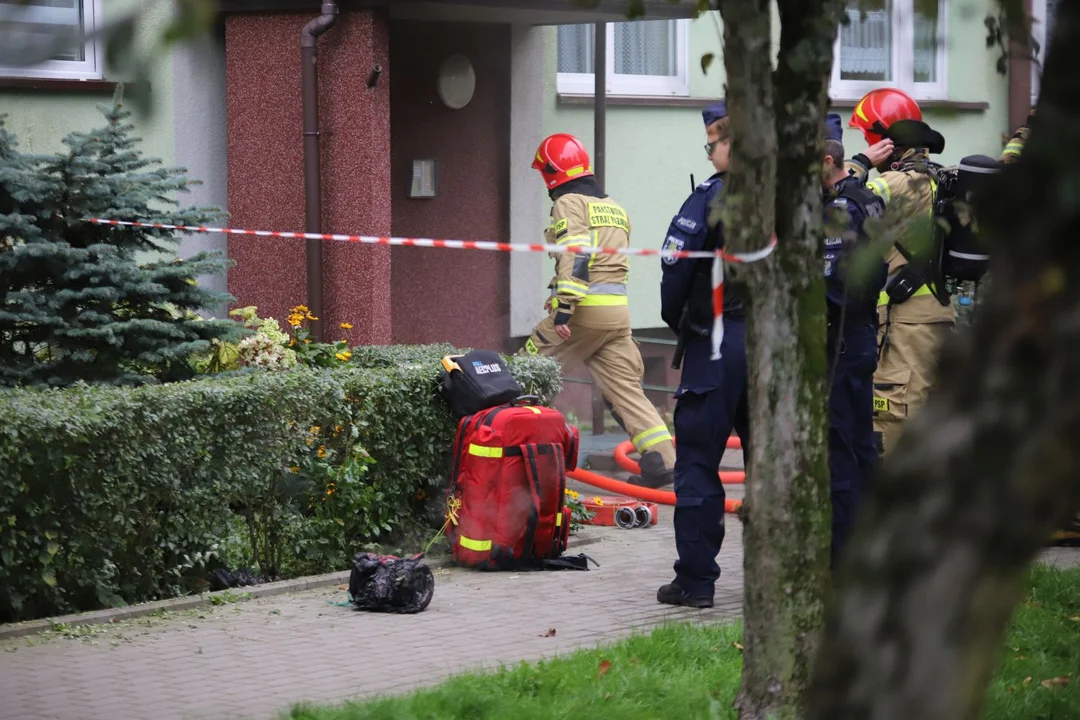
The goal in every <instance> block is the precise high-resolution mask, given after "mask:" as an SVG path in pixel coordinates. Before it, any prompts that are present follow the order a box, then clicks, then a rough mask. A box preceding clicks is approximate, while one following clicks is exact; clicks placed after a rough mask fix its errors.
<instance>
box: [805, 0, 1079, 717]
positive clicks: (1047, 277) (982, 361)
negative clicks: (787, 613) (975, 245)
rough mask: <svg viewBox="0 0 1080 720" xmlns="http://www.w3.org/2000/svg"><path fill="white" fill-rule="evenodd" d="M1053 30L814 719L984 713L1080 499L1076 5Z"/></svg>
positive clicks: (886, 472)
mask: <svg viewBox="0 0 1080 720" xmlns="http://www.w3.org/2000/svg"><path fill="white" fill-rule="evenodd" d="M1055 30H1056V35H1055V38H1054V42H1052V43H1051V44H1050V52H1049V56H1048V57H1047V62H1046V66H1045V71H1044V74H1043V85H1042V97H1041V99H1040V101H1039V106H1038V114H1037V116H1036V119H1035V127H1034V128H1033V130H1032V133H1031V135H1030V138H1029V140H1028V142H1027V145H1026V147H1025V148H1024V151H1023V154H1022V155H1021V157H1020V159H1019V161H1018V162H1017V163H1015V164H1013V165H1010V166H1008V167H1007V169H1006V170H1005V171H1004V172H1003V173H1002V175H1001V177H1000V178H998V181H997V182H996V183H995V186H994V187H993V188H992V189H989V190H988V191H987V193H986V197H985V198H984V200H985V202H982V203H981V204H980V206H979V208H978V211H979V217H980V224H981V226H982V228H983V229H984V231H985V232H986V234H987V236H988V240H989V242H990V243H991V248H992V251H993V252H994V254H995V255H994V270H993V275H994V278H993V287H992V288H990V291H989V292H988V293H985V295H984V297H983V298H982V302H981V303H980V306H979V308H978V309H977V310H976V313H975V322H974V325H973V326H972V328H971V330H970V331H967V332H964V333H960V334H957V335H956V336H954V337H953V338H951V339H950V341H949V342H948V343H947V345H946V347H945V349H944V351H943V354H942V357H941V360H940V363H939V367H938V373H939V379H938V382H937V385H936V387H935V390H934V393H933V395H932V397H931V398H930V400H929V402H928V403H927V404H926V406H925V407H924V409H923V410H921V411H920V413H919V415H918V417H917V418H915V419H913V420H909V421H908V425H907V427H906V429H905V431H904V434H903V436H902V437H901V439H900V441H899V442H898V444H897V446H896V448H895V450H894V451H893V452H892V453H891V455H890V457H889V458H888V459H887V461H886V462H885V464H884V466H883V468H882V474H881V476H880V477H879V480H878V488H877V492H876V495H875V497H874V498H873V500H872V503H871V505H870V506H869V507H867V508H866V512H865V514H864V517H863V518H862V520H861V522H860V526H859V528H858V530H857V532H856V537H855V538H854V541H853V542H852V544H851V552H850V554H849V556H848V566H847V567H846V569H845V571H844V573H843V577H842V578H841V580H840V585H839V587H838V591H839V595H838V597H837V599H836V602H835V603H833V605H832V607H831V608H830V616H829V621H828V627H827V634H826V638H825V641H824V643H823V646H822V648H821V653H820V655H819V657H818V660H817V671H816V677H815V683H814V689H813V692H812V696H811V699H812V716H813V717H816V718H822V719H824V718H828V719H829V720H844V719H845V718H860V719H862V718H873V719H874V720H892V719H893V718H896V719H897V720H899V719H900V718H904V719H907V718H920V720H939V719H940V720H945V719H946V718H948V720H956V719H958V718H959V719H964V718H976V717H979V714H980V710H981V707H982V703H983V698H984V695H985V688H986V684H987V682H988V680H989V678H990V677H991V674H992V673H993V671H994V669H995V667H996V666H997V663H998V661H999V658H1000V653H1001V643H1002V638H1003V635H1004V631H1005V627H1006V623H1007V621H1008V618H1009V616H1010V613H1011V612H1012V610H1013V607H1014V605H1015V603H1016V602H1017V600H1018V599H1019V597H1020V595H1021V591H1022V580H1023V576H1024V573H1025V570H1026V569H1027V567H1028V566H1029V564H1030V563H1031V561H1032V559H1033V558H1034V556H1035V553H1036V552H1037V551H1038V549H1039V548H1040V547H1041V546H1042V545H1044V544H1045V542H1046V540H1047V538H1048V537H1049V536H1050V534H1051V532H1052V531H1053V530H1054V529H1055V528H1056V527H1058V526H1059V525H1058V524H1059V523H1061V522H1062V521H1063V520H1064V519H1065V518H1066V517H1068V516H1069V515H1070V514H1071V513H1072V512H1075V510H1076V508H1077V507H1078V506H1080V482H1078V480H1077V473H1078V469H1080V444H1078V442H1077V441H1078V439H1080V245H1077V238H1078V237H1080V203H1078V200H1077V198H1078V193H1080V189H1078V188H1080V135H1078V134H1077V128H1078V127H1080V75H1078V74H1077V73H1076V72H1075V67H1076V66H1077V63H1080V42H1073V40H1077V41H1080V3H1061V4H1059V5H1058V15H1057V18H1056V28H1055Z"/></svg>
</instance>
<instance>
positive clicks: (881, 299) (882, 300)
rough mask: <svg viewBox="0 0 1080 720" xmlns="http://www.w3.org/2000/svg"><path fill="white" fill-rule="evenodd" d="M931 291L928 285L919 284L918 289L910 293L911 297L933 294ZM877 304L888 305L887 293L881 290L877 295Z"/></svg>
mask: <svg viewBox="0 0 1080 720" xmlns="http://www.w3.org/2000/svg"><path fill="white" fill-rule="evenodd" d="M933 292H934V291H933V290H931V289H930V286H929V285H920V286H919V289H918V290H916V291H915V292H913V293H912V294H911V297H919V296H920V295H931V294H933ZM877 304H878V307H881V306H882V305H888V304H889V293H887V292H885V291H884V290H882V291H881V294H880V295H878V300H877Z"/></svg>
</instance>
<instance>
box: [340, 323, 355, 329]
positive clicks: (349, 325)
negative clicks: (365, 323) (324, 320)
mask: <svg viewBox="0 0 1080 720" xmlns="http://www.w3.org/2000/svg"><path fill="white" fill-rule="evenodd" d="M338 327H340V328H341V329H342V330H352V323H341V325H339V326H338Z"/></svg>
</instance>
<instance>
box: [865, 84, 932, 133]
mask: <svg viewBox="0 0 1080 720" xmlns="http://www.w3.org/2000/svg"><path fill="white" fill-rule="evenodd" d="M898 120H922V110H920V109H919V103H917V102H915V100H914V99H912V97H911V96H910V95H908V94H907V93H906V92H904V91H903V90H897V89H896V88H880V89H878V90H871V91H870V92H868V93H866V95H864V96H863V99H862V100H860V101H859V104H858V105H856V106H855V111H854V112H853V113H851V122H850V123H848V127H853V128H859V129H860V130H862V132H863V135H864V136H865V137H866V142H867V143H869V144H870V145H873V144H874V143H877V142H881V137H882V135H884V133H885V131H886V130H887V129H888V128H889V126H890V125H892V124H893V123H894V122H897V121H898Z"/></svg>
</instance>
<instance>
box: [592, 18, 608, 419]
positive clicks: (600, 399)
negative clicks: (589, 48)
mask: <svg viewBox="0 0 1080 720" xmlns="http://www.w3.org/2000/svg"><path fill="white" fill-rule="evenodd" d="M593 27H594V28H595V30H594V33H593V158H592V160H593V175H594V176H595V177H596V182H597V184H599V185H600V190H601V192H602V191H603V190H604V180H605V176H606V174H607V173H606V168H605V166H606V164H607V23H603V22H598V23H596V24H595V25H594V26H593ZM606 407H607V404H606V403H605V401H604V396H603V393H601V392H599V391H598V390H597V388H596V387H595V386H594V387H593V393H592V434H593V435H603V434H604V431H605V428H604V409H605V408H606Z"/></svg>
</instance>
